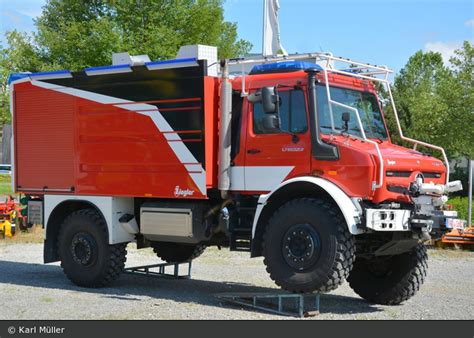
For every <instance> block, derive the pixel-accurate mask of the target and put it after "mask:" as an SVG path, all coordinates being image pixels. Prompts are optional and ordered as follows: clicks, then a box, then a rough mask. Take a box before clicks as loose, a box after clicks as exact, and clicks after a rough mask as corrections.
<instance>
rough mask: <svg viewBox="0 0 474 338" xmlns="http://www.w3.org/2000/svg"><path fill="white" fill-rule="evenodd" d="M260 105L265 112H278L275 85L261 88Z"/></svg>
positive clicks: (278, 99) (277, 97)
mask: <svg viewBox="0 0 474 338" xmlns="http://www.w3.org/2000/svg"><path fill="white" fill-rule="evenodd" d="M262 106H263V111H264V112H265V113H267V114H278V112H279V109H280V97H279V96H278V91H277V89H276V87H263V88H262Z"/></svg>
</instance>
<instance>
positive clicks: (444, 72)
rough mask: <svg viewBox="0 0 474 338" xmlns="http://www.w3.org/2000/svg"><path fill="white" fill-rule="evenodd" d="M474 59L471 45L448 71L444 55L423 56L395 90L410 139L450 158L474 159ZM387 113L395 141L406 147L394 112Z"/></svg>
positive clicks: (407, 68) (405, 70)
mask: <svg viewBox="0 0 474 338" xmlns="http://www.w3.org/2000/svg"><path fill="white" fill-rule="evenodd" d="M472 53H473V52H472V46H471V45H470V44H469V42H465V43H464V46H463V48H462V49H461V50H459V51H457V52H456V57H454V58H452V59H451V62H450V65H444V64H443V60H442V57H441V54H439V53H434V52H426V53H423V52H422V51H419V52H417V53H415V54H414V55H413V56H412V57H410V59H409V60H408V63H407V64H406V65H405V67H404V68H403V69H402V70H401V71H400V73H399V74H398V75H397V76H396V77H395V81H394V83H393V86H392V91H393V96H394V99H395V103H396V107H397V111H398V115H399V117H400V123H401V125H402V129H403V130H404V134H405V135H406V136H408V137H411V138H415V139H418V140H421V141H425V142H429V143H433V144H436V145H440V146H443V147H444V148H445V149H446V151H447V152H448V155H449V156H450V157H459V156H462V155H466V154H467V155H470V156H473V154H474V140H473V137H474V120H473V118H474V114H473V107H474V105H473V95H474V92H473V91H474V86H473V78H472V67H473V65H472V59H473V54H472ZM386 111H387V114H386V117H387V122H388V125H389V129H390V130H391V134H392V135H393V136H394V137H393V139H394V140H395V141H397V142H400V140H399V139H398V137H397V135H398V130H397V128H396V124H395V119H394V118H393V114H392V109H391V107H390V106H388V107H386ZM424 151H425V150H424ZM426 151H429V152H431V153H433V154H437V153H436V152H432V151H430V150H429V149H426ZM437 155H439V154H437Z"/></svg>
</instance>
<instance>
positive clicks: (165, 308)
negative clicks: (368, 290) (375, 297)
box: [0, 242, 474, 320]
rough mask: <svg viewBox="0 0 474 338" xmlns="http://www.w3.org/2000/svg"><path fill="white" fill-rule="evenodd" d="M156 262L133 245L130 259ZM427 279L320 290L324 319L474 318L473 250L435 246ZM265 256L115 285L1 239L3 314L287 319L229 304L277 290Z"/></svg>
mask: <svg viewBox="0 0 474 338" xmlns="http://www.w3.org/2000/svg"><path fill="white" fill-rule="evenodd" d="M154 263H157V259H156V258H155V257H154V255H153V253H152V252H151V251H150V250H149V249H147V250H140V251H137V250H136V249H134V248H133V247H132V246H130V247H129V254H128V261H127V266H136V265H143V264H154ZM429 264H430V268H429V272H428V279H427V282H426V283H425V285H424V286H423V287H422V289H421V291H420V292H419V293H418V294H417V295H416V296H415V297H414V298H412V299H410V300H409V301H407V302H405V303H404V304H403V305H400V306H391V307H390V306H379V305H373V304H369V303H367V302H366V301H364V300H362V299H361V298H359V297H358V296H357V295H356V294H355V293H354V292H352V290H351V289H350V288H349V286H348V285H347V283H346V284H344V285H342V286H341V287H339V288H338V289H337V290H336V291H333V292H331V293H329V294H324V295H322V296H321V314H320V315H319V316H316V317H313V318H311V319H307V320H318V319H412V320H417V319H469V320H472V319H473V318H474V285H473V281H474V253H471V252H458V251H430V262H429ZM277 291H278V289H277V288H276V286H275V285H274V284H273V282H272V281H271V280H270V278H269V277H268V275H267V273H266V271H265V268H264V266H263V262H262V259H260V258H257V259H249V258H248V254H247V253H235V252H233V253H231V252H229V251H227V250H222V251H218V250H217V249H214V248H212V249H208V250H207V251H206V252H205V253H204V255H203V256H201V257H200V258H199V259H197V260H196V261H194V262H193V278H192V279H191V280H168V279H162V278H150V277H144V276H134V275H122V276H121V278H120V279H119V280H118V281H117V282H116V283H115V284H114V285H113V286H112V287H109V288H104V289H85V288H80V287H76V286H75V285H73V284H72V283H70V282H69V281H68V280H67V279H66V278H65V276H64V275H63V273H62V270H61V268H60V267H59V265H58V264H50V265H43V264H42V245H41V244H7V243H5V242H0V304H1V305H0V309H1V311H0V319H117V320H122V319H287V318H291V317H284V316H280V315H272V314H268V313H264V312H259V311H253V310H248V309H245V308H242V307H239V306H234V305H230V304H227V303H223V302H222V301H220V300H218V299H217V298H216V297H215V295H216V294H218V293H223V292H277Z"/></svg>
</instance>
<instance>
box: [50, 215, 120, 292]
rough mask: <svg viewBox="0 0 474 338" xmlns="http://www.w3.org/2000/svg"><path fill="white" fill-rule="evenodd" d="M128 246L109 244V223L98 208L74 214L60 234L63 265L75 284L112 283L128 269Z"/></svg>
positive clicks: (63, 225)
mask: <svg viewBox="0 0 474 338" xmlns="http://www.w3.org/2000/svg"><path fill="white" fill-rule="evenodd" d="M126 246H127V244H126V243H122V244H115V245H109V243H108V234H107V225H106V223H105V221H104V219H103V218H102V217H101V215H99V214H98V213H97V211H95V210H94V209H82V210H78V211H75V212H73V213H71V214H70V215H69V216H68V217H67V218H66V219H65V220H64V222H63V224H62V225H61V229H60V231H59V236H58V250H59V257H60V260H61V267H62V268H63V271H64V273H65V274H66V276H67V277H68V278H69V279H70V280H71V281H72V282H73V283H74V284H76V285H78V286H83V287H93V288H95V287H103V286H107V285H109V284H111V283H112V282H113V281H114V280H115V279H116V278H117V277H118V276H119V275H120V273H121V272H122V271H123V269H124V266H125V261H126V255H127V250H126Z"/></svg>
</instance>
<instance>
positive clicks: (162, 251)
mask: <svg viewBox="0 0 474 338" xmlns="http://www.w3.org/2000/svg"><path fill="white" fill-rule="evenodd" d="M152 247H153V251H154V252H155V253H156V255H157V256H158V257H159V258H161V259H162V260H164V261H165V262H168V263H183V262H187V261H190V260H192V259H195V258H198V257H199V256H201V255H202V253H203V252H204V250H205V249H206V246H205V245H201V244H197V245H196V244H181V243H169V242H153V243H152Z"/></svg>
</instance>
